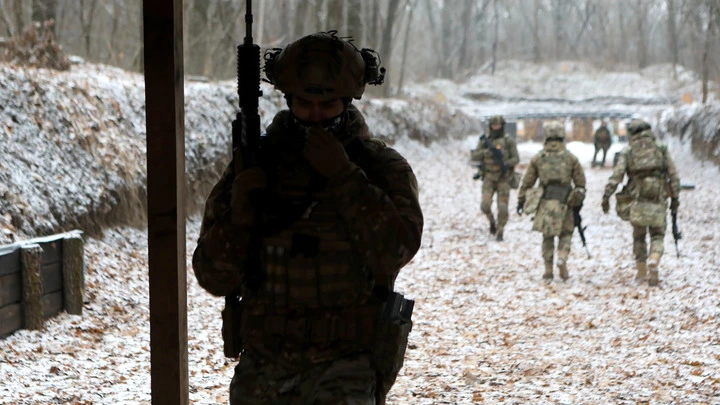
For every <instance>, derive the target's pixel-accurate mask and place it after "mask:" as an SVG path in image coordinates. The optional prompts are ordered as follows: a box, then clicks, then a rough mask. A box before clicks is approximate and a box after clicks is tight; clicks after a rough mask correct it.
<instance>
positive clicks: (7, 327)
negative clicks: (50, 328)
mask: <svg viewBox="0 0 720 405" xmlns="http://www.w3.org/2000/svg"><path fill="white" fill-rule="evenodd" d="M83 269H84V260H83V240H82V233H81V232H80V231H73V232H68V233H64V234H58V235H52V236H47V237H43V238H36V239H31V240H27V241H23V242H18V243H14V244H12V245H7V246H0V337H5V336H7V335H9V334H10V333H12V332H14V331H16V330H18V329H42V326H43V322H44V320H45V319H47V318H50V317H51V316H54V315H56V314H58V313H59V312H61V311H62V310H65V311H67V312H68V313H69V314H78V315H79V314H81V313H82V304H83Z"/></svg>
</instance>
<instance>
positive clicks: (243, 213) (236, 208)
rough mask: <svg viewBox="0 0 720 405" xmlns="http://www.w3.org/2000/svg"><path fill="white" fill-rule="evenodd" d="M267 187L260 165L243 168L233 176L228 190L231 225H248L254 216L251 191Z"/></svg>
mask: <svg viewBox="0 0 720 405" xmlns="http://www.w3.org/2000/svg"><path fill="white" fill-rule="evenodd" d="M266 188H267V182H266V179H265V171H264V170H263V169H262V168H260V167H251V168H249V169H245V170H243V171H241V172H240V173H238V174H237V175H236V176H235V179H234V180H233V183H232V190H231V191H230V209H231V221H232V223H233V225H249V224H250V223H252V221H253V218H254V214H255V212H254V210H253V205H252V200H251V199H250V197H251V195H252V193H253V192H255V191H257V190H264V189H266Z"/></svg>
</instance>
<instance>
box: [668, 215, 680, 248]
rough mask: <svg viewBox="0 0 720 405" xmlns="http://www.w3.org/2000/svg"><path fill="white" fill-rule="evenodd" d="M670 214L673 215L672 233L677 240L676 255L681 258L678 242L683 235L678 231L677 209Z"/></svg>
mask: <svg viewBox="0 0 720 405" xmlns="http://www.w3.org/2000/svg"><path fill="white" fill-rule="evenodd" d="M670 214H671V215H672V233H673V239H675V254H676V255H677V257H680V250H679V249H678V240H680V239H681V238H682V233H681V232H680V230H679V229H678V224H677V208H676V209H674V210H671V211H670Z"/></svg>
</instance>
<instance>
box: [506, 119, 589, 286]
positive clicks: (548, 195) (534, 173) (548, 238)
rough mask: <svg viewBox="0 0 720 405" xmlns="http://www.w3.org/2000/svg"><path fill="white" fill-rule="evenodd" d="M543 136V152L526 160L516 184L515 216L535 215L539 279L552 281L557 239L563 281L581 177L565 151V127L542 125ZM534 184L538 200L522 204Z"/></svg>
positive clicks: (578, 205) (575, 161) (579, 204)
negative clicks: (541, 261)
mask: <svg viewBox="0 0 720 405" xmlns="http://www.w3.org/2000/svg"><path fill="white" fill-rule="evenodd" d="M543 134H544V136H545V145H544V146H543V150H541V151H540V152H538V154H537V155H535V156H534V157H533V158H532V159H531V160H530V164H529V165H528V168H527V170H526V171H525V176H524V177H523V179H522V182H521V184H520V190H519V191H518V205H517V213H518V214H522V213H523V212H524V211H527V212H526V213H528V214H529V213H532V212H535V219H534V221H533V227H532V229H533V231H539V232H541V233H542V234H543V243H542V256H543V259H544V261H545V273H544V274H543V279H545V280H552V279H553V256H554V251H555V237H556V236H557V237H558V244H557V250H558V254H557V267H558V272H559V275H560V277H561V278H562V279H563V280H567V278H568V268H567V260H568V256H569V255H570V240H571V238H572V234H573V230H574V229H575V221H574V217H573V210H578V211H579V210H580V208H581V207H582V204H583V200H584V199H585V173H584V172H583V169H582V166H580V162H579V161H578V158H577V157H576V156H575V155H573V154H572V153H570V151H568V150H567V149H566V148H565V126H564V125H563V124H562V123H560V122H557V121H551V122H547V123H545V124H544V125H543ZM538 180H539V188H538V189H533V190H532V191H533V194H535V195H536V196H539V198H537V199H529V198H528V199H527V200H526V193H528V189H531V188H532V187H533V186H534V185H535V182H536V181H538ZM531 200H534V201H533V202H531ZM526 202H527V203H528V204H527V205H526V204H525V203H526ZM529 205H533V207H530V206H529Z"/></svg>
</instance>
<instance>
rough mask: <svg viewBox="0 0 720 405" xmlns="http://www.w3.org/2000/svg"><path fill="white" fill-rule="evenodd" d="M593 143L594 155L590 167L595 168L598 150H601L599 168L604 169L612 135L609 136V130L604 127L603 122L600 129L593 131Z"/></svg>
mask: <svg viewBox="0 0 720 405" xmlns="http://www.w3.org/2000/svg"><path fill="white" fill-rule="evenodd" d="M593 139H594V142H595V154H594V155H593V160H592V165H593V167H595V165H597V155H598V152H600V150H602V153H603V155H602V161H601V162H600V166H601V167H605V158H606V157H607V151H608V149H610V145H612V135H610V130H609V129H608V127H607V126H606V125H605V122H603V123H602V124H601V125H600V127H599V128H598V129H597V130H596V131H595V136H594V137H593Z"/></svg>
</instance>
